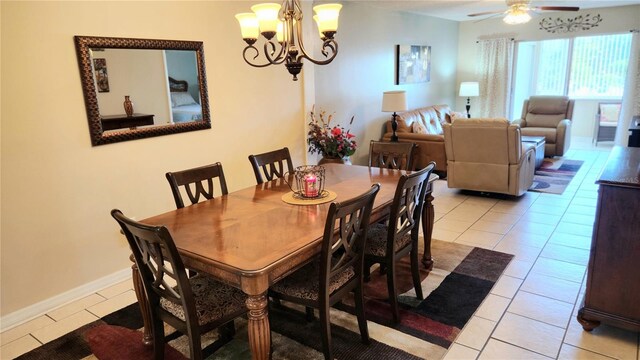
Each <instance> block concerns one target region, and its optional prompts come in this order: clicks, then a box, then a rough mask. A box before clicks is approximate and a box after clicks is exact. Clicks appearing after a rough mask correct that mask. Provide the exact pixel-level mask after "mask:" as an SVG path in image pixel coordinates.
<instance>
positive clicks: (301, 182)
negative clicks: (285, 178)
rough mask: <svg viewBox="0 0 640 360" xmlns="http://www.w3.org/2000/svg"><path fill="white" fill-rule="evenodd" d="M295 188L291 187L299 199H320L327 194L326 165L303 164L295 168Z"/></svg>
mask: <svg viewBox="0 0 640 360" xmlns="http://www.w3.org/2000/svg"><path fill="white" fill-rule="evenodd" d="M293 177H294V180H295V181H294V183H295V188H294V187H291V185H290V187H291V190H292V191H293V193H294V196H295V197H296V198H298V199H319V198H323V197H325V196H327V194H328V192H327V191H326V190H325V189H324V180H325V173H324V167H322V166H320V165H303V166H298V167H296V168H295V171H294V173H293Z"/></svg>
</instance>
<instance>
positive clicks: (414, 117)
mask: <svg viewBox="0 0 640 360" xmlns="http://www.w3.org/2000/svg"><path fill="white" fill-rule="evenodd" d="M398 120H404V122H405V124H406V125H407V126H408V127H411V125H412V124H413V122H414V121H418V122H422V116H421V115H420V111H418V110H411V111H405V112H403V113H400V114H398Z"/></svg>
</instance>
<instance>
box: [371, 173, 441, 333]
mask: <svg viewBox="0 0 640 360" xmlns="http://www.w3.org/2000/svg"><path fill="white" fill-rule="evenodd" d="M435 165H436V164H435V162H433V161H432V162H430V163H429V164H428V165H427V166H426V167H425V168H423V169H421V170H419V171H415V172H412V173H411V174H408V175H402V176H401V177H400V180H399V181H398V186H397V187H396V192H395V195H394V198H393V202H392V204H391V209H390V213H389V220H388V222H387V224H383V223H377V224H373V225H371V226H370V227H369V232H368V235H367V241H366V244H367V246H366V249H365V259H364V262H365V264H364V276H365V278H366V279H368V278H369V269H370V268H371V266H372V265H373V264H376V263H377V264H380V266H385V268H386V275H387V290H388V293H389V302H390V304H391V310H392V313H393V320H394V322H396V323H398V322H399V321H400V311H399V308H398V289H397V287H396V265H397V262H398V261H399V260H400V259H402V258H403V257H405V256H407V255H409V257H410V259H411V277H412V279H413V287H414V288H415V291H416V296H417V298H418V299H420V300H422V299H423V296H422V286H421V284H420V272H419V264H418V231H419V224H420V218H421V216H422V207H423V205H424V200H425V192H426V189H427V185H428V183H429V176H431V173H432V172H433V169H434V167H435Z"/></svg>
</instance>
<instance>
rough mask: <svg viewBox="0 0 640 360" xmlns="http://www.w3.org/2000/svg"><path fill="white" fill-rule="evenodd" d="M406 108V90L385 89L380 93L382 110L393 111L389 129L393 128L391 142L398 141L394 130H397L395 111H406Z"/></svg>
mask: <svg viewBox="0 0 640 360" xmlns="http://www.w3.org/2000/svg"><path fill="white" fill-rule="evenodd" d="M406 110H407V92H406V91H385V92H384V94H383V95H382V111H383V112H393V115H392V117H393V119H392V120H391V129H393V134H392V135H391V141H392V142H398V135H396V130H398V122H397V121H396V117H397V116H398V114H396V111H406Z"/></svg>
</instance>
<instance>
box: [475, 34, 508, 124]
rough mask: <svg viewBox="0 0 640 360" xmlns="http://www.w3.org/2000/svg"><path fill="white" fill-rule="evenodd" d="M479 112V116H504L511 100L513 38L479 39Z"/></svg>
mask: <svg viewBox="0 0 640 360" xmlns="http://www.w3.org/2000/svg"><path fill="white" fill-rule="evenodd" d="M479 43H480V68H479V72H480V76H479V78H480V114H481V117H488V118H496V117H501V118H506V117H507V114H508V113H509V103H510V101H511V96H510V95H509V94H510V92H511V70H512V66H513V40H512V39H510V38H498V39H490V40H480V41H479Z"/></svg>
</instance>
